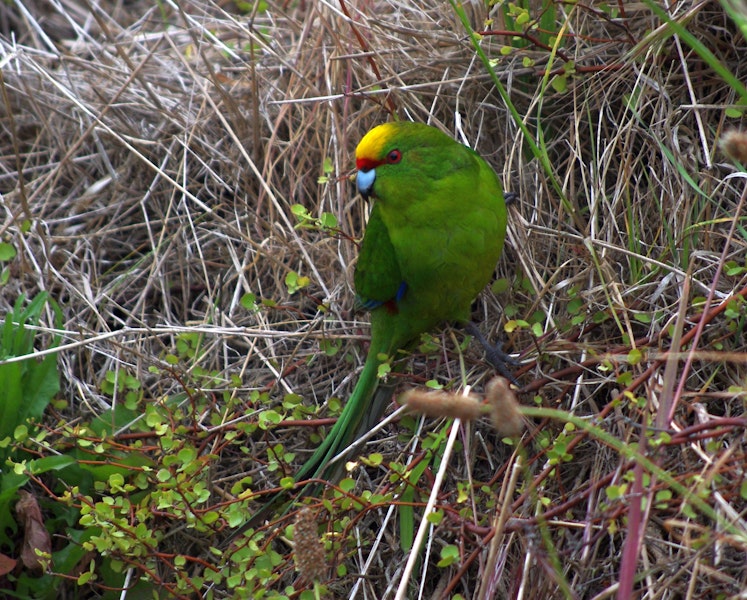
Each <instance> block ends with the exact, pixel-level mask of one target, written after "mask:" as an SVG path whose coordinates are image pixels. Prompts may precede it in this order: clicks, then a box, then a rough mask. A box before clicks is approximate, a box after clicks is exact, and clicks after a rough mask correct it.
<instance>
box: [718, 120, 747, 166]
mask: <svg viewBox="0 0 747 600" xmlns="http://www.w3.org/2000/svg"><path fill="white" fill-rule="evenodd" d="M720 145H721V150H723V151H724V153H725V154H727V155H728V156H729V157H730V158H733V159H734V160H736V161H737V162H739V163H741V164H742V165H747V132H745V131H738V130H736V129H732V130H731V131H727V132H725V133H724V135H723V136H721V142H720Z"/></svg>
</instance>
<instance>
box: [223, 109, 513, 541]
mask: <svg viewBox="0 0 747 600" xmlns="http://www.w3.org/2000/svg"><path fill="white" fill-rule="evenodd" d="M355 157H356V166H357V169H358V172H357V175H356V184H357V187H358V191H359V192H360V193H361V195H362V196H363V197H364V198H373V199H374V200H375V203H374V205H373V209H372V210H371V215H370V217H369V220H368V225H367V227H366V232H365V235H364V237H363V242H362V244H361V249H360V254H359V256H358V263H357V265H356V270H355V287H356V291H357V294H358V300H359V302H360V304H361V306H362V307H364V308H365V309H367V310H369V311H370V312H371V345H370V347H369V349H368V355H367V357H366V361H365V363H364V365H363V370H362V371H361V374H360V377H359V379H358V381H357V383H356V385H355V388H354V389H353V392H352V394H351V395H350V398H349V399H348V401H347V404H346V405H345V408H344V409H343V411H342V414H341V415H340V417H339V419H338V420H337V422H336V423H335V425H334V426H333V427H332V429H331V431H330V432H329V434H328V435H327V436H326V437H325V439H324V441H323V442H322V443H321V445H320V446H319V447H318V448H317V449H316V451H315V452H314V454H313V455H312V456H311V458H310V459H309V460H308V461H306V463H305V464H304V465H303V467H301V469H300V470H299V472H298V473H297V474H296V476H295V480H296V481H297V482H301V481H304V480H306V479H310V478H312V479H320V478H321V479H324V480H326V481H337V480H338V479H339V477H338V475H339V474H340V473H341V472H342V469H341V465H340V463H341V462H342V461H339V462H336V463H333V464H330V461H331V460H332V459H333V458H334V457H335V456H337V455H338V454H340V452H342V451H343V450H346V449H347V448H348V447H349V446H350V445H351V444H352V443H353V442H354V441H356V440H357V439H358V438H360V437H361V436H362V435H363V434H364V433H365V432H367V431H369V430H370V429H371V428H372V427H373V426H374V425H375V424H376V423H377V422H378V421H379V419H380V418H381V415H382V413H383V411H384V409H385V408H386V405H387V403H388V402H389V401H390V400H391V397H392V393H393V390H394V386H393V384H391V383H387V382H385V381H384V380H382V379H380V378H379V377H378V371H379V366H380V365H381V364H382V362H383V361H384V360H388V359H389V358H397V353H398V352H399V351H400V350H406V349H407V348H408V347H409V346H410V345H411V344H413V342H417V341H418V339H419V337H420V335H421V334H423V333H426V332H428V331H431V330H432V329H434V328H435V327H437V326H438V325H439V324H441V323H443V322H447V321H452V322H457V323H462V324H466V325H469V324H470V321H469V316H470V305H471V304H472V301H473V300H474V299H475V297H476V296H477V294H478V293H479V292H480V290H482V288H483V287H485V285H486V284H487V283H488V282H489V281H490V279H491V277H492V275H493V270H494V269H495V266H496V263H497V262H498V258H499V257H500V255H501V252H502V250H503V240H504V238H505V235H506V203H505V201H504V195H503V191H502V190H501V185H500V183H499V182H498V178H497V177H496V174H495V172H494V171H493V169H491V168H490V166H489V165H488V164H487V163H486V162H485V161H484V160H483V159H482V158H481V157H480V155H478V154H477V153H476V152H474V151H473V150H471V149H470V148H468V147H467V146H464V145H462V144H460V143H458V142H456V141H454V140H453V139H451V138H450V137H449V136H448V135H446V134H444V133H442V132H441V131H439V130H438V129H436V128H434V127H429V126H427V125H422V124H419V123H406V122H395V123H385V124H383V125H379V126H377V127H374V128H373V129H372V130H371V131H369V132H368V133H367V134H366V135H365V136H364V137H363V139H362V140H361V141H360V143H359V144H358V147H357V149H356V151H355ZM468 330H469V331H470V332H471V333H473V334H474V335H476V336H477V337H478V339H480V341H481V343H483V345H485V346H486V348H487V347H488V344H487V342H486V340H485V339H484V337H482V334H480V332H479V330H478V329H477V328H476V327H473V328H472V329H468ZM488 357H489V359H490V360H491V362H493V363H494V364H495V365H496V366H497V368H498V369H499V370H501V372H503V373H504V374H506V375H508V376H509V377H510V374H508V372H507V370H506V367H505V364H506V363H507V362H508V363H513V361H512V359H511V357H510V356H508V355H506V354H504V353H503V352H502V351H501V350H500V346H498V347H492V348H489V351H488ZM513 364H515V363H513ZM310 485H312V484H310ZM302 493H303V492H302ZM282 501H287V495H286V493H285V492H280V493H278V494H276V495H275V496H273V497H272V498H271V499H270V500H269V501H268V502H267V503H266V504H265V505H264V506H263V507H262V508H261V509H260V510H259V511H258V512H257V513H255V514H254V515H253V516H252V517H251V519H250V520H249V521H248V522H247V523H245V524H244V525H243V526H242V527H240V528H239V529H238V530H237V531H235V532H234V533H233V534H232V535H231V536H230V538H229V540H230V539H233V538H235V537H236V536H237V535H239V534H240V533H241V532H243V531H245V530H246V529H248V528H249V527H254V526H256V525H258V524H260V523H261V521H262V519H264V517H265V516H267V515H269V513H270V511H271V510H272V509H273V508H274V507H276V506H277V504H278V503H279V502H282Z"/></svg>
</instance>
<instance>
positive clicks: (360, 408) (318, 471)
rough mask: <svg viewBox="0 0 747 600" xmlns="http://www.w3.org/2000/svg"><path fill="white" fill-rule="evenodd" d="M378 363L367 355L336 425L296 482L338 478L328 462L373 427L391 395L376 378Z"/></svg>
mask: <svg viewBox="0 0 747 600" xmlns="http://www.w3.org/2000/svg"><path fill="white" fill-rule="evenodd" d="M380 364H381V361H380V360H379V359H378V358H377V353H375V352H369V354H368V357H367V358H366V362H365V364H364V366H363V370H362V371H361V374H360V377H359V378H358V381H357V383H356V384H355V388H354V389H353V392H352V393H351V394H350V398H348V401H347V403H346V404H345V408H344V409H343V411H342V414H341V415H340V417H339V418H338V419H337V423H335V425H334V426H333V427H332V429H331V430H330V431H329V433H328V434H327V435H326V437H325V438H324V440H323V441H322V443H321V444H320V445H319V447H318V448H317V449H316V451H315V452H314V454H312V456H311V458H309V459H308V460H307V461H306V463H304V465H303V466H302V467H301V469H300V470H299V471H298V473H297V474H296V477H295V479H296V481H302V480H303V479H309V478H313V479H319V478H321V479H326V480H327V481H332V482H334V481H336V480H338V479H339V477H340V474H341V472H342V469H341V468H340V463H339V462H335V463H334V464H329V461H331V460H332V459H333V458H334V457H335V456H337V455H338V454H340V453H341V452H343V451H344V450H345V449H346V448H348V447H349V446H350V445H351V444H352V443H353V442H355V441H356V440H357V439H358V438H360V437H361V436H363V435H364V434H365V433H366V432H367V431H370V430H371V428H372V427H373V426H375V425H376V423H377V422H378V421H379V419H381V415H382V414H383V413H384V409H385V408H386V405H387V404H388V402H389V400H390V399H391V397H392V394H393V392H394V386H393V385H391V384H386V383H383V382H381V380H380V379H379V377H378V370H379V365H380Z"/></svg>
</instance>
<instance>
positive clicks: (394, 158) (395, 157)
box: [386, 150, 402, 165]
mask: <svg viewBox="0 0 747 600" xmlns="http://www.w3.org/2000/svg"><path fill="white" fill-rule="evenodd" d="M401 160H402V153H401V152H400V151H399V150H392V151H391V152H390V153H389V154H387V155H386V162H388V163H389V164H390V165H396V164H397V163H398V162H399V161H401Z"/></svg>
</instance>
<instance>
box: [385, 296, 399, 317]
mask: <svg viewBox="0 0 747 600" xmlns="http://www.w3.org/2000/svg"><path fill="white" fill-rule="evenodd" d="M384 308H386V312H388V313H389V314H390V315H396V314H397V313H398V312H399V308H397V301H396V300H387V301H386V302H384Z"/></svg>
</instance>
